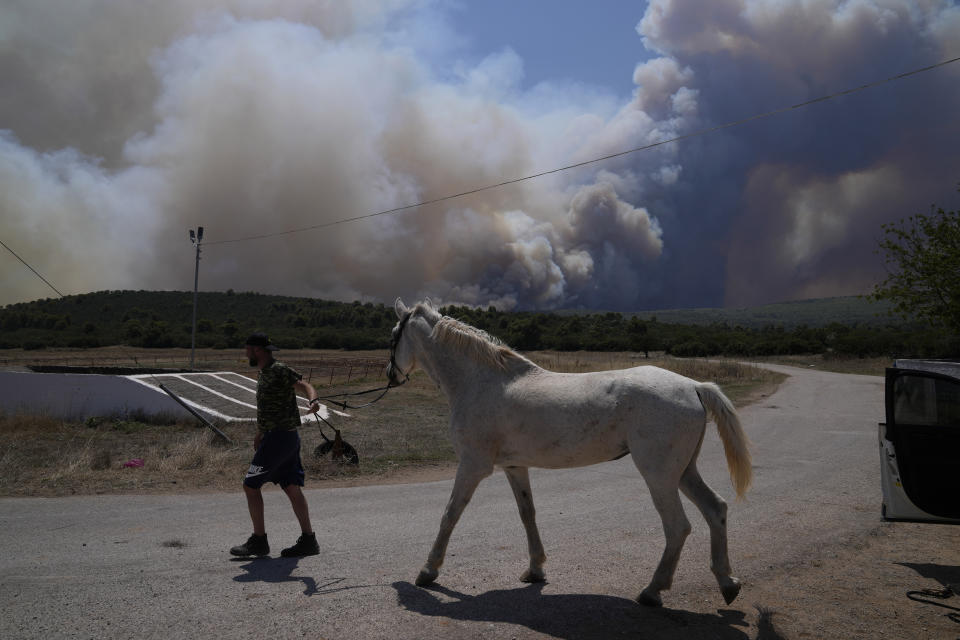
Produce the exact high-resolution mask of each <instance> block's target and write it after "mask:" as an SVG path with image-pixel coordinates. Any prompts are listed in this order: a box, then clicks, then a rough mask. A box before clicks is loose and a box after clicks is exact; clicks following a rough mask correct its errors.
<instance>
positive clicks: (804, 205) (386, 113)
mask: <svg viewBox="0 0 960 640" xmlns="http://www.w3.org/2000/svg"><path fill="white" fill-rule="evenodd" d="M453 10H455V8H453V7H452V6H450V5H448V4H447V3H445V2H440V1H439V0H438V1H430V0H364V1H360V2H350V3H342V2H333V1H330V0H313V1H309V0H300V1H295V0H273V1H272V2H249V1H246V0H203V1H202V2H198V1H197V0H168V1H167V2H157V3H116V2H110V1H109V0H78V1H76V2H71V3H54V2H52V1H51V0H22V1H19V2H17V1H15V2H12V3H10V2H8V3H5V4H4V6H3V7H0V25H2V26H0V83H2V91H0V96H2V97H0V236H2V239H3V240H4V242H6V243H7V244H8V245H10V246H11V247H12V248H14V249H15V250H16V251H17V253H18V254H19V255H21V256H22V257H23V258H24V259H26V260H28V261H29V262H30V263H31V264H32V265H33V266H34V267H36V268H37V270H38V271H40V272H41V273H42V274H44V275H45V276H46V277H47V278H48V279H49V280H51V282H53V283H55V284H56V286H57V288H58V289H60V290H61V291H63V292H65V293H82V292H87V291H94V290H102V289H128V288H132V289H181V290H183V289H188V288H190V286H191V285H192V276H193V259H192V258H193V248H192V247H191V246H190V244H189V240H188V238H187V230H188V229H189V228H195V227H196V226H197V225H202V226H204V227H205V238H204V240H205V246H204V248H203V254H202V259H203V260H202V263H201V270H200V283H201V288H202V289H204V290H225V289H228V288H232V289H235V290H238V291H247V290H254V291H262V292H267V293H283V294H291V295H308V296H316V297H323V298H333V299H341V300H354V299H360V300H374V301H385V302H386V301H391V300H392V299H393V298H394V297H396V296H398V295H400V296H404V297H405V298H407V299H408V300H409V299H417V298H421V297H424V296H430V297H432V298H433V299H435V300H438V301H441V302H450V303H466V304H472V305H481V306H487V305H496V306H498V307H500V308H504V309H552V308H562V307H584V308H594V309H624V310H627V309H629V310H634V309H644V308H658V307H660V308H663V307H673V306H711V305H721V304H727V305H744V304H755V303H762V302H771V301H777V300H786V299H794V298H802V297H811V296H829V295H844V294H851V293H862V292H865V291H866V290H868V289H869V287H870V286H871V285H872V284H873V283H874V282H876V281H878V280H879V279H880V278H881V277H882V273H881V265H880V263H879V260H878V258H877V257H876V256H875V255H874V254H873V251H874V248H875V247H876V240H877V235H878V233H879V227H880V224H881V223H883V222H888V221H891V220H895V219H898V218H901V217H904V216H906V215H909V214H911V213H915V212H916V211H917V210H918V209H923V208H925V207H926V206H927V205H928V204H929V203H930V202H934V201H937V202H941V203H944V204H949V202H948V198H949V197H950V194H951V193H952V187H953V185H954V184H955V183H956V181H957V180H958V179H960V176H958V175H955V174H956V166H955V164H954V165H952V166H951V163H950V162H949V159H950V158H952V157H955V149H956V142H957V140H958V135H957V134H958V131H957V129H958V126H960V125H958V121H957V119H956V117H955V113H956V110H957V107H958V105H960V99H958V98H960V82H957V80H958V79H960V71H958V69H957V68H954V67H960V65H953V66H947V67H944V68H942V69H938V70H936V71H932V72H929V73H927V74H922V75H920V76H916V77H911V78H908V79H906V80H903V81H899V82H897V83H890V84H888V85H884V86H882V87H879V88H876V89H873V90H871V91H868V92H861V93H858V94H854V95H851V96H846V97H842V98H838V99H836V100H833V101H829V102H826V103H823V104H819V105H813V106H811V107H809V108H805V109H802V110H801V109H798V110H795V111H791V112H788V113H786V114H782V115H779V116H775V117H772V118H768V119H765V120H762V121H757V122H753V123H749V124H746V125H743V126H741V127H737V128H733V129H726V130H723V131H720V132H717V133H715V134H710V135H706V136H701V137H698V138H693V139H690V140H686V141H683V142H680V143H673V144H669V145H662V146H658V147H655V148H653V149H651V150H649V151H644V152H640V153H635V154H630V155H627V156H621V157H618V158H614V159H611V160H608V161H605V162H602V163H596V164H588V165H585V166H582V167H579V168H577V169H573V170H569V171H565V172H560V173H551V174H548V175H544V176H542V177H539V178H536V179H533V180H529V181H525V182H521V183H517V184H512V185H508V186H504V187H500V188H497V189H490V190H485V191H481V192H479V193H475V194H472V195H468V196H463V197H460V198H456V199H451V200H444V201H442V202H439V203H435V204H430V205H424V206H421V207H418V208H415V209H407V210H403V211H400V212H398V213H395V214H392V215H383V216H376V217H372V218H367V219H364V220H360V221H357V222H351V223H345V224H336V223H338V222H339V221H342V220H345V219H348V218H354V217H359V216H366V215H368V214H371V213H375V212H380V211H384V210H388V209H393V208H396V207H403V206H405V205H408V204H412V203H416V202H422V201H429V200H433V199H436V198H441V197H444V196H447V195H451V194H456V193H461V192H465V191H471V190H473V189H476V188H477V187H482V186H486V185H491V184H497V183H500V182H503V181H506V180H511V179H514V178H517V177H520V176H525V175H531V174H535V173H540V172H543V171H545V170H550V169H554V168H556V167H560V166H566V165H570V164H575V163H579V162H583V161H585V160H590V159H593V158H597V157H600V156H604V155H608V154H612V153H616V152H618V151H622V150H624V149H630V148H636V147H640V146H644V145H647V144H652V143H656V142H659V141H661V140H664V139H668V138H671V137H675V136H679V135H683V134H686V133H690V132H692V131H696V130H699V129H703V128H709V127H712V126H715V125H718V124H722V123H724V122H727V121H730V120H735V119H739V118H743V117H746V116H750V115H753V114H755V113H760V112H764V111H768V110H771V109H775V108H778V107H782V106H784V105H788V104H796V103H798V102H802V101H804V100H809V99H811V98H815V97H818V96H820V95H824V94H827V93H830V92H833V91H836V90H839V89H845V88H848V87H850V86H859V85H861V84H864V83H866V82H869V81H873V80H876V79H879V78H883V77H888V76H890V75H894V74H895V73H899V72H902V71H905V70H908V69H911V68H915V67H919V66H924V65H928V64H931V63H933V62H937V61H940V60H942V59H946V58H949V57H952V56H955V55H957V51H956V50H951V47H954V49H955V47H956V43H957V42H960V9H958V8H957V7H956V6H955V5H954V4H953V3H950V2H946V1H942V2H937V1H933V0H927V1H925V2H920V3H917V2H907V1H906V0H902V1H901V0H873V1H868V0H860V1H857V2H833V1H827V0H804V1H798V2H787V3H784V2H774V1H772V0H769V1H767V0H762V1H761V0H754V1H747V0H723V1H722V2H713V3H709V8H705V7H704V5H703V3H699V2H692V1H681V0H653V1H651V2H650V3H649V5H648V6H647V8H646V11H645V12H642V13H640V12H638V16H637V20H638V25H637V31H638V38H642V42H643V44H644V46H645V47H646V49H647V51H648V52H649V54H650V56H649V58H648V59H646V60H641V61H637V66H636V70H635V72H634V76H633V81H634V83H635V85H636V88H635V91H634V93H633V95H632V96H631V97H630V99H629V100H626V101H623V100H618V99H617V98H616V96H614V95H612V94H604V93H601V90H599V89H586V88H584V87H582V86H573V85H569V84H563V83H557V82H544V83H540V84H537V85H536V86H533V87H525V86H524V82H523V61H522V60H521V59H520V58H519V57H518V56H517V55H516V54H515V53H513V52H512V51H510V50H503V51H492V52H489V55H488V56H487V57H486V58H484V59H483V60H481V61H480V62H479V63H475V64H472V65H467V64H466V63H464V62H462V60H461V58H460V57H459V54H458V52H459V49H458V47H460V46H461V39H460V37H459V36H458V34H457V33H456V32H455V30H454V29H453V27H452V26H451V24H452V23H451V22H450V21H449V20H447V16H448V15H449V12H450V11H453ZM584 10H585V11H586V10H590V9H588V8H586V6H585V9H584ZM586 36H589V37H597V36H596V34H592V35H591V34H585V37H586ZM951 172H953V173H951ZM324 225H329V226H324ZM311 227H313V228H311ZM294 230H300V231H294ZM287 231H290V233H283V234H282V235H273V234H277V233H279V232H287ZM260 236H268V237H260ZM251 237H258V239H250V240H241V239H245V238H251ZM234 240H237V241H234ZM0 265H3V268H2V270H0V285H2V286H0V291H2V292H3V294H2V296H0V304H4V303H10V302H16V301H21V300H31V299H35V298H38V297H46V296H48V295H50V293H49V291H48V290H45V285H43V284H42V282H40V281H39V280H38V279H37V278H36V277H35V276H33V274H31V273H29V272H27V271H26V270H25V269H23V267H22V265H19V263H17V262H16V261H15V260H14V259H13V258H12V256H9V255H6V256H5V257H0Z"/></svg>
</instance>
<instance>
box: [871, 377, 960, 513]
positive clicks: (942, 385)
mask: <svg viewBox="0 0 960 640" xmlns="http://www.w3.org/2000/svg"><path fill="white" fill-rule="evenodd" d="M885 396H886V398H885V401H886V420H887V421H886V422H885V423H881V424H880V432H879V440H880V483H881V488H882V490H883V506H882V511H881V513H882V514H883V517H884V518H886V519H889V520H920V521H930V522H950V523H956V524H960V362H944V361H939V360H897V361H895V362H894V364H893V367H890V368H888V369H887V373H886V393H885Z"/></svg>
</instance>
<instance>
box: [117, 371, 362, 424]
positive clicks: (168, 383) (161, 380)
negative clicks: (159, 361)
mask: <svg viewBox="0 0 960 640" xmlns="http://www.w3.org/2000/svg"><path fill="white" fill-rule="evenodd" d="M127 377H128V378H130V379H131V380H134V381H136V382H138V383H140V384H142V385H145V386H147V387H149V388H151V389H154V390H156V391H158V392H159V393H164V392H163V390H162V389H160V385H161V384H162V385H163V386H164V387H166V388H167V389H169V390H170V391H172V392H173V393H175V394H176V395H177V396H178V397H179V398H180V399H181V400H183V401H184V402H185V403H187V404H188V405H190V406H191V407H193V408H194V409H196V410H198V411H200V412H202V413H205V414H207V415H208V416H211V417H213V418H218V419H220V420H225V421H227V422H238V421H245V420H249V421H252V420H256V419H257V381H256V380H252V379H250V378H248V377H247V376H243V375H240V374H239V373H234V372H232V371H219V372H213V373H161V374H141V375H133V376H127ZM164 395H166V394H164ZM297 406H298V407H299V408H300V411H301V412H306V411H309V409H310V407H309V405H308V404H307V399H306V398H302V397H300V396H297ZM331 412H332V413H336V414H337V415H340V416H346V415H349V414H346V413H342V412H340V411H334V410H332V409H329V408H327V407H326V406H324V405H322V404H321V405H320V410H319V411H318V412H317V413H318V414H319V415H320V417H321V418H329V417H330V413H331ZM308 417H309V416H307V417H305V418H304V421H307V418H308Z"/></svg>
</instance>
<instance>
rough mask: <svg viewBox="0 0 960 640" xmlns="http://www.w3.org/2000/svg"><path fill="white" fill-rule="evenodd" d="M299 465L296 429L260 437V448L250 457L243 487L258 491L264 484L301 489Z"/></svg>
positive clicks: (300, 468)
mask: <svg viewBox="0 0 960 640" xmlns="http://www.w3.org/2000/svg"><path fill="white" fill-rule="evenodd" d="M303 478H304V474H303V463H302V462H301V461H300V434H299V433H298V432H297V430H296V429H292V430H290V431H282V430H280V429H274V430H272V431H268V432H267V433H265V434H264V435H263V439H262V440H261V441H260V448H259V449H257V452H256V453H255V454H254V455H253V462H251V463H250V468H249V469H248V470H247V475H246V477H244V479H243V484H244V485H246V486H248V487H250V488H251V489H259V488H260V487H262V486H263V485H264V484H266V483H267V482H272V483H274V484H279V485H280V486H281V487H287V486H289V485H291V484H295V485H297V486H300V487H302V486H303Z"/></svg>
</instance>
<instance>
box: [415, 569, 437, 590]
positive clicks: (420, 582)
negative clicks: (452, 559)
mask: <svg viewBox="0 0 960 640" xmlns="http://www.w3.org/2000/svg"><path fill="white" fill-rule="evenodd" d="M438 575H440V572H439V571H437V570H436V569H433V570H430V569H421V570H420V575H418V576H417V582H416V585H417V586H418V587H426V586H428V585H431V584H433V581H434V580H436V579H437V576H438Z"/></svg>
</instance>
